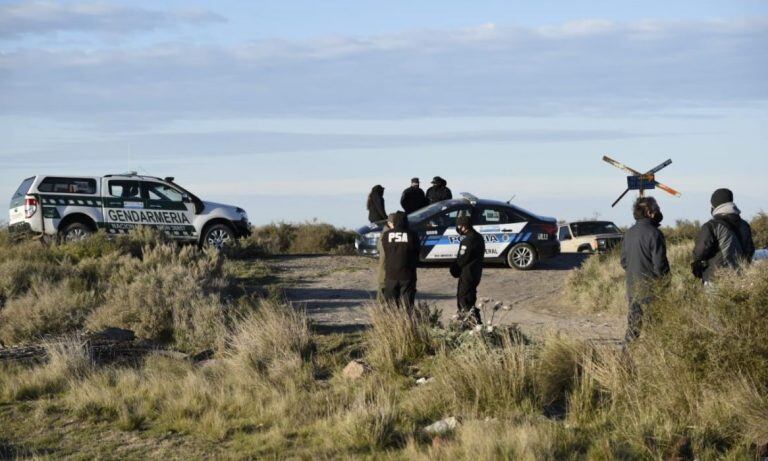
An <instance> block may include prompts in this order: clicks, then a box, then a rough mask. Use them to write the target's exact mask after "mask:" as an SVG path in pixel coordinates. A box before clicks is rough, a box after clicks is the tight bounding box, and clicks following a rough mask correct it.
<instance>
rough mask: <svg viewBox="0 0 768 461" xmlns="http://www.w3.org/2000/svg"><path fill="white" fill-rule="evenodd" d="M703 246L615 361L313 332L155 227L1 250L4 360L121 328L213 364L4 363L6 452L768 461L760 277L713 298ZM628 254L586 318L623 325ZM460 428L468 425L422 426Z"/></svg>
mask: <svg viewBox="0 0 768 461" xmlns="http://www.w3.org/2000/svg"><path fill="white" fill-rule="evenodd" d="M279 227H280V226H275V228H278V229H279ZM285 233H286V231H284V230H283V231H280V230H275V229H272V230H270V231H265V233H264V234H263V235H262V237H256V236H255V237H254V238H253V241H254V244H255V243H259V242H260V243H259V244H260V245H263V244H264V243H263V242H265V241H269V242H280V239H281V238H282V237H274V239H273V237H269V236H274V235H277V236H282V235H285ZM331 234H332V232H331ZM259 238H262V239H264V240H259ZM270 239H272V240H270ZM246 243H248V242H246ZM274 245H275V246H274V247H273V248H280V249H281V250H280V251H291V250H290V248H291V247H292V246H291V244H288V245H287V246H286V244H284V243H274ZM296 245H298V244H296ZM286 248H288V250H285V249H286ZM294 248H299V247H298V246H297V247H294ZM690 248H691V243H690V242H683V241H681V242H679V243H675V244H674V245H673V246H672V248H671V260H672V264H673V267H674V274H673V275H672V277H671V278H670V280H669V281H667V283H666V284H665V286H664V287H659V292H658V295H657V301H656V302H655V303H654V305H653V308H652V311H651V312H649V313H648V314H649V315H648V319H647V327H646V329H645V332H644V335H643V337H642V338H641V340H640V341H638V342H637V343H636V344H635V345H633V346H632V347H631V348H630V349H629V350H627V351H622V350H621V349H620V348H619V347H616V346H613V345H604V344H592V343H588V342H582V341H576V340H573V339H570V338H567V337H558V336H550V337H547V338H544V339H543V340H540V341H535V342H530V341H527V340H526V338H523V337H522V335H520V334H519V333H518V332H517V331H516V330H515V329H509V328H502V327H498V328H496V329H494V330H493V331H492V332H488V331H484V332H473V333H471V334H470V333H466V332H465V333H458V332H452V331H448V330H446V329H444V328H442V327H440V326H439V325H437V324H436V322H435V316H434V315H431V313H430V312H429V311H428V308H427V307H421V308H420V309H419V310H418V311H417V312H416V313H414V314H413V315H406V314H405V313H403V312H401V311H393V310H391V309H388V308H386V307H383V306H378V305H373V306H371V312H372V319H373V324H372V327H371V328H370V329H369V330H367V331H366V332H364V333H360V334H327V333H326V334H320V333H319V332H318V331H317V330H315V329H314V328H313V325H312V323H311V322H310V321H309V319H308V318H307V316H306V315H305V314H304V313H303V312H301V311H297V310H295V309H294V308H293V307H291V306H289V305H285V304H284V303H280V302H275V301H269V300H265V299H263V297H262V296H260V295H263V294H265V293H268V290H267V289H266V287H262V288H264V289H263V290H261V291H254V290H250V289H249V287H251V286H252V285H253V283H254V282H253V281H252V280H251V282H249V283H248V284H246V285H247V286H245V287H244V286H243V280H244V278H247V277H250V276H251V275H249V274H252V273H251V272H248V271H247V270H245V269H244V268H243V267H244V266H243V265H242V262H238V261H235V260H233V259H231V256H228V255H221V254H217V253H215V252H204V251H199V250H197V249H196V248H193V247H180V246H177V245H174V244H168V243H166V242H164V241H163V239H162V238H161V237H159V236H157V235H155V234H152V233H149V232H146V231H142V232H138V233H135V234H133V235H131V236H128V237H125V238H122V239H119V240H115V241H107V240H106V239H104V238H102V237H96V238H95V239H93V240H91V241H89V242H87V243H80V244H69V245H61V246H51V247H44V246H43V245H41V244H40V243H39V242H25V243H21V244H12V243H11V242H9V241H8V239H7V235H6V234H3V233H0V296H2V308H0V338H2V340H3V341H4V342H5V343H6V344H14V343H18V342H25V341H30V340H37V339H38V338H40V337H41V336H45V335H57V338H61V336H60V335H65V336H64V337H66V335H67V334H71V333H74V332H75V331H78V330H82V329H98V328H101V327H104V326H116V327H124V328H130V329H132V330H134V331H136V333H137V334H138V335H139V336H140V337H141V338H144V339H149V340H153V341H156V342H157V343H158V344H163V345H165V346H167V347H172V348H174V349H177V350H180V351H184V352H198V351H199V350H201V349H205V348H210V349H213V350H214V351H215V353H214V359H213V360H210V361H206V362H202V363H193V362H191V361H189V360H185V359H184V358H183V357H177V356H174V355H170V354H162V353H159V352H158V353H156V354H150V355H148V356H146V357H145V358H143V359H142V360H139V361H137V362H129V363H115V364H111V365H99V364H96V363H94V362H93V361H92V360H91V358H90V355H89V353H88V349H87V347H84V346H83V345H82V344H81V343H80V342H78V341H77V340H76V339H75V338H74V337H73V339H70V340H63V341H62V340H60V339H56V340H54V339H51V340H50V343H49V346H48V348H49V359H48V360H47V361H46V362H45V363H41V364H35V365H22V364H0V367H1V368H0V428H2V430H1V431H0V457H2V456H5V455H7V456H8V457H11V458H13V457H20V458H25V457H37V458H46V457H51V458H57V459H58V458H62V457H70V458H75V459H90V458H94V457H101V458H134V459H146V458H166V459H180V458H185V459H198V458H213V457H215V458H224V459H258V458H270V459H271V458H279V459H284V458H289V459H291V458H293V459H339V458H342V459H359V458H375V459H425V460H426V459H467V460H469V459H472V460H476V459H483V460H486V459H530V460H539V459H557V460H560V459H605V460H610V459H665V458H671V457H677V458H678V459H693V458H694V457H695V458H697V459H703V460H706V459H733V460H737V459H738V460H740V459H754V458H755V457H756V455H757V454H758V452H759V450H761V449H765V445H766V444H768V389H767V388H766V386H768V385H767V384H766V383H768V271H767V270H766V266H765V265H759V266H757V265H756V266H753V267H750V268H748V269H745V270H744V271H743V272H742V273H739V274H737V273H724V274H722V277H721V279H720V281H719V282H718V285H717V288H716V289H715V290H713V291H711V292H705V291H704V290H702V289H701V287H700V286H699V285H698V284H697V283H696V282H695V281H694V280H693V279H692V278H691V277H690V276H689V275H688V272H689V270H688V267H689V266H688V264H687V258H688V257H689V256H688V255H689V253H690ZM240 250H241V251H245V250H243V248H241V249H240ZM296 251H299V250H296ZM299 252H300V251H299ZM237 254H239V255H240V257H244V256H242V255H243V253H236V255H237ZM617 259H618V258H617V255H616V254H612V255H607V256H601V257H593V258H590V259H589V260H588V261H587V262H586V263H585V265H584V267H583V269H581V270H579V271H577V272H575V273H574V274H573V275H572V278H571V281H570V282H569V287H568V296H569V297H570V298H571V299H572V300H573V301H574V304H575V305H576V306H577V308H580V309H584V310H587V311H601V310H613V311H615V312H623V311H624V309H625V306H624V304H625V301H624V296H625V293H624V292H623V276H622V271H621V270H620V267H619V265H618V260H617ZM254 264H255V263H254ZM261 276H263V274H261V275H259V277H261ZM254 277H255V276H254ZM257 280H266V278H257ZM265 283H267V282H265ZM352 359H360V360H362V361H364V362H365V363H366V364H367V368H366V369H367V370H368V371H367V373H364V374H363V376H362V377H360V378H358V379H351V378H347V377H345V376H344V375H343V373H342V369H343V368H344V366H345V365H346V364H347V363H348V362H349V361H350V360H352ZM421 378H425V379H424V380H422V381H421V383H422V384H418V383H417V380H419V379H421ZM447 417H455V418H456V419H457V420H458V426H457V427H456V428H455V429H453V430H448V431H446V432H444V433H442V434H440V435H435V434H428V433H427V432H425V431H424V428H425V427H426V426H428V425H430V424H432V423H434V422H435V421H438V420H441V419H443V418H447Z"/></svg>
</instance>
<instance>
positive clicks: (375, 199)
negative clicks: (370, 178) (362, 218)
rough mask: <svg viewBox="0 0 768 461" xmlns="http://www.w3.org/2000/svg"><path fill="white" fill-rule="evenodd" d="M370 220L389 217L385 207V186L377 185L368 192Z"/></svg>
mask: <svg viewBox="0 0 768 461" xmlns="http://www.w3.org/2000/svg"><path fill="white" fill-rule="evenodd" d="M366 208H367V209H368V221H369V222H372V223H376V222H380V221H384V220H385V219H387V212H386V208H385V207H384V187H382V186H381V185H376V186H374V187H373V189H371V193H370V194H368V202H367V204H366Z"/></svg>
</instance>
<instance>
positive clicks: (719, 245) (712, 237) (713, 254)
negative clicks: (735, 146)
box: [691, 189, 755, 284]
mask: <svg viewBox="0 0 768 461" xmlns="http://www.w3.org/2000/svg"><path fill="white" fill-rule="evenodd" d="M711 204H712V219H711V220H710V221H709V222H707V223H706V224H704V225H703V226H702V228H701V230H700V231H699V235H698V236H697V237H696V246H695V247H694V249H693V264H692V266H691V267H692V270H693V275H694V276H696V277H697V278H699V279H701V280H702V281H703V282H704V283H705V284H709V283H712V280H713V278H714V276H715V272H716V271H717V270H718V269H724V268H731V269H738V268H739V267H740V266H741V265H742V264H749V263H750V262H751V261H752V258H753V257H754V256H755V243H754V242H753V240H752V228H751V227H750V226H749V224H748V223H747V222H746V221H744V220H743V219H741V211H740V210H739V208H738V207H737V206H736V204H735V203H733V192H731V191H730V190H728V189H718V190H716V191H715V193H714V194H712V200H711Z"/></svg>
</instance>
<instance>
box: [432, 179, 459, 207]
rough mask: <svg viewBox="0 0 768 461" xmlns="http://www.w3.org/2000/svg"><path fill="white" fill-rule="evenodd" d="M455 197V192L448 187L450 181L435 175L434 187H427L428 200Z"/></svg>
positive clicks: (435, 201)
mask: <svg viewBox="0 0 768 461" xmlns="http://www.w3.org/2000/svg"><path fill="white" fill-rule="evenodd" d="M452 198H453V193H452V192H451V190H450V189H448V182H447V181H446V180H445V179H443V178H441V177H440V176H435V178H434V179H433V180H432V187H430V188H429V189H427V200H429V203H437V202H442V201H443V200H450V199H452Z"/></svg>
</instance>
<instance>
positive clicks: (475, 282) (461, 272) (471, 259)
mask: <svg viewBox="0 0 768 461" xmlns="http://www.w3.org/2000/svg"><path fill="white" fill-rule="evenodd" d="M456 231H457V232H458V233H459V235H462V236H463V237H464V238H463V239H462V240H461V244H460V245H459V254H458V257H457V258H456V262H454V263H453V265H452V266H451V275H452V276H453V277H454V278H457V279H459V285H458V287H457V290H456V301H457V305H458V309H459V318H461V319H462V320H463V321H470V322H474V323H475V324H477V325H479V324H481V323H482V319H481V318H480V310H479V309H478V308H477V307H476V304H477V287H478V286H479V285H480V279H482V277H483V259H484V258H485V240H484V239H483V236H482V235H480V233H478V232H477V231H476V230H475V228H474V227H472V220H471V219H470V217H469V216H459V217H458V218H457V219H456Z"/></svg>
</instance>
